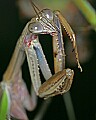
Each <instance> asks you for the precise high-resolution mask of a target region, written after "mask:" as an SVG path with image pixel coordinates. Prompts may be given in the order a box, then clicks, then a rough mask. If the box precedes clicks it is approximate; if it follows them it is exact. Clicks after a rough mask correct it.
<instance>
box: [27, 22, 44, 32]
mask: <svg viewBox="0 0 96 120" xmlns="http://www.w3.org/2000/svg"><path fill="white" fill-rule="evenodd" d="M28 29H29V31H30V32H31V33H36V34H38V33H41V32H42V31H43V27H42V25H41V24H40V23H39V22H34V23H30V24H29V26H28Z"/></svg>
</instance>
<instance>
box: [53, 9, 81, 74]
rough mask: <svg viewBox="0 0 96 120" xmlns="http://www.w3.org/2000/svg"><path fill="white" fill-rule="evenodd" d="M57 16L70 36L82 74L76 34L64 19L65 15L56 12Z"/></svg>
mask: <svg viewBox="0 0 96 120" xmlns="http://www.w3.org/2000/svg"><path fill="white" fill-rule="evenodd" d="M55 14H56V15H57V16H58V18H59V20H60V22H61V24H62V25H63V27H64V29H65V30H66V32H67V34H68V36H69V37H70V39H71V42H72V45H73V49H74V51H75V56H76V61H77V64H78V68H80V71H81V72H82V67H81V65H80V63H79V57H78V52H77V45H76V40H75V34H74V32H73V30H72V29H71V27H70V25H69V24H68V23H67V21H66V19H65V18H64V17H63V15H62V14H61V13H60V12H59V11H55Z"/></svg>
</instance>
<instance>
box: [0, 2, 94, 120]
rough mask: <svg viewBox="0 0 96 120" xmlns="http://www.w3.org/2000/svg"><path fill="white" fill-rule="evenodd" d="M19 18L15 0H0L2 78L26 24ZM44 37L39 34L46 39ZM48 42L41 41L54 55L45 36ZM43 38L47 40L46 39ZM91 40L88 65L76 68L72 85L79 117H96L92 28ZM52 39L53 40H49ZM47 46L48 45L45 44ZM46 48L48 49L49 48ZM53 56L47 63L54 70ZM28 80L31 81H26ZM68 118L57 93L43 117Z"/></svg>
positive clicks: (91, 119)
mask: <svg viewBox="0 0 96 120" xmlns="http://www.w3.org/2000/svg"><path fill="white" fill-rule="evenodd" d="M93 6H94V7H95V8H96V1H95V0H94V1H93ZM26 22H27V20H26V21H24V22H21V21H20V19H19V14H18V8H17V7H16V5H15V1H14V0H6V1H5V0H0V80H2V76H3V73H4V71H5V70H6V67H7V65H8V63H9V61H10V58H11V55H12V53H13V51H14V47H15V45H16V41H17V39H18V38H19V36H20V34H21V32H22V30H23V28H24V25H25V23H26ZM43 38H44V36H40V39H43ZM45 38H46V41H47V42H46V43H45V42H44V41H43V42H44V44H43V42H42V44H43V47H44V51H45V53H46V56H47V54H49V55H50V54H51V52H52V51H51V50H52V47H51V37H50V36H47V35H46V37H45ZM45 38H44V39H45ZM89 38H90V41H91V43H92V48H93V56H92V58H91V59H90V61H88V62H87V63H85V64H82V67H83V72H82V73H80V72H79V70H78V69H77V68H74V70H75V77H74V82H73V85H72V87H71V90H70V92H71V96H72V101H73V105H74V110H75V114H76V118H77V120H96V32H94V31H93V30H91V31H90V34H89ZM47 39H50V40H47ZM46 45H47V46H48V47H46ZM47 48H49V49H48V50H47ZM51 58H52V56H51V55H50V58H49V57H48V58H47V59H48V62H49V65H50V67H51V69H53V63H52V62H53V61H52V59H51ZM25 68H26V69H28V66H27V62H26V61H25V63H24V65H23V73H24V75H23V76H24V78H25V81H26V83H27V84H28V83H29V82H28V80H29V79H30V77H29V71H26V70H25ZM27 79H28V80H27ZM38 99H39V98H38ZM42 101H43V100H42V99H39V100H38V106H37V108H36V109H35V111H33V112H32V113H29V112H28V116H29V118H30V120H32V119H33V118H34V115H36V113H37V111H38V109H39V106H40V105H41V103H42ZM49 119H50V120H68V117H67V114H66V108H65V104H64V101H63V98H62V96H56V97H54V98H53V99H52V102H51V104H50V106H49V107H48V110H47V112H46V113H45V115H44V118H43V120H49Z"/></svg>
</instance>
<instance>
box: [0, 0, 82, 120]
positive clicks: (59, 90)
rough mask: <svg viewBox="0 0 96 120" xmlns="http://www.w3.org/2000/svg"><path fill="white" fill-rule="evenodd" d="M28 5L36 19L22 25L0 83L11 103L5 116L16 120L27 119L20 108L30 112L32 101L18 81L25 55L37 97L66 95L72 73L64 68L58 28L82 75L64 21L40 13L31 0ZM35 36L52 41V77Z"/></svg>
mask: <svg viewBox="0 0 96 120" xmlns="http://www.w3.org/2000/svg"><path fill="white" fill-rule="evenodd" d="M31 3H32V6H33V8H34V10H35V12H36V16H35V17H33V18H32V19H31V20H30V21H29V22H28V23H27V24H26V26H25V28H24V30H23V32H22V34H21V36H20V38H19V39H18V41H17V44H16V47H15V51H14V53H13V56H12V59H11V61H10V63H9V66H8V68H7V70H6V71H5V73H4V76H3V81H2V82H1V85H0V87H1V88H2V86H3V89H4V86H5V87H6V86H7V90H8V91H9V94H10V95H9V99H10V101H11V102H10V106H11V107H10V106H9V108H8V109H9V110H10V113H9V114H11V115H12V116H13V117H17V118H18V119H20V118H22V117H23V118H24V120H27V119H28V118H27V116H26V115H25V110H24V108H26V109H27V110H32V109H33V108H34V101H35V100H36V99H35V100H34V101H33V102H32V100H31V99H32V98H31V97H30V95H29V93H28V91H27V87H26V84H25V83H24V81H23V78H22V70H21V67H22V64H23V62H24V60H25V56H26V57H27V61H28V67H29V71H30V76H31V81H32V87H33V88H34V91H35V94H36V95H37V96H39V97H41V98H44V99H47V98H49V97H53V96H55V95H58V94H63V93H66V92H67V91H68V90H69V89H70V87H71V85H72V81H73V77H74V71H73V70H71V69H70V68H65V56H66V55H65V50H64V41H63V35H62V27H63V28H64V29H65V31H66V33H67V34H68V36H69V37H70V40H71V42H72V45H73V50H74V52H75V56H76V61H77V64H78V68H80V70H81V72H82V68H81V66H80V63H79V57H78V52H77V46H76V40H75V34H74V32H73V30H72V29H71V27H70V25H69V24H68V23H67V21H66V19H65V18H64V17H63V15H62V14H61V13H60V12H59V11H54V12H53V11H51V10H50V9H43V10H42V11H40V10H39V9H38V7H37V6H36V5H35V4H34V3H33V2H32V1H31ZM39 34H50V35H51V36H52V38H53V40H52V42H53V56H54V72H55V74H54V75H52V73H51V70H50V68H49V65H48V63H47V60H46V57H45V55H44V53H43V49H42V46H41V44H40V42H39V37H38V35H39ZM39 69H41V72H42V74H43V76H44V78H45V80H46V81H45V82H44V83H43V84H41V80H40V75H39V74H40V73H39ZM33 94H34V93H33ZM34 96H35V95H34ZM16 110H17V111H18V112H17V111H16ZM23 118H22V119H23Z"/></svg>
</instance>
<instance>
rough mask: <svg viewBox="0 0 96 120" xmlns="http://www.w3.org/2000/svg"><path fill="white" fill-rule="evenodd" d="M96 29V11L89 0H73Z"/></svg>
mask: <svg viewBox="0 0 96 120" xmlns="http://www.w3.org/2000/svg"><path fill="white" fill-rule="evenodd" d="M72 1H73V2H74V3H75V5H76V6H77V7H78V8H79V9H80V11H81V12H82V13H83V15H84V16H85V18H86V19H87V21H88V22H89V23H90V24H91V25H92V26H93V28H94V29H95V30H96V11H95V9H94V8H93V7H92V6H91V4H90V3H89V2H88V1H87V0H72Z"/></svg>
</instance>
